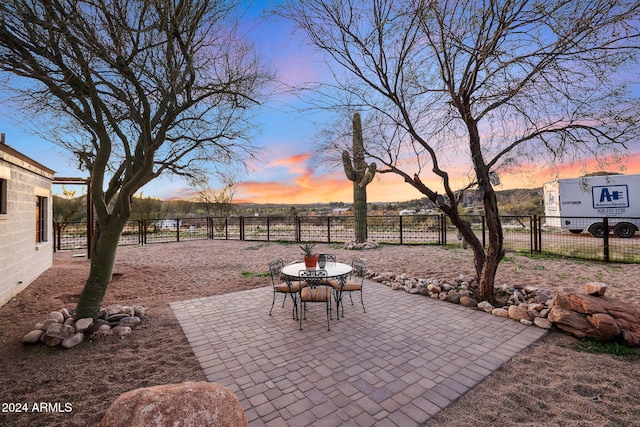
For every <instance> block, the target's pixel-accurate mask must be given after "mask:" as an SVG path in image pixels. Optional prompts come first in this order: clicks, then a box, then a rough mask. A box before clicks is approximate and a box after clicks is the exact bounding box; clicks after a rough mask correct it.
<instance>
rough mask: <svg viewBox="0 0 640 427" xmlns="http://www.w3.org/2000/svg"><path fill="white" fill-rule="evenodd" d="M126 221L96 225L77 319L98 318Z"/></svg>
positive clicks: (77, 310)
mask: <svg viewBox="0 0 640 427" xmlns="http://www.w3.org/2000/svg"><path fill="white" fill-rule="evenodd" d="M124 225H125V223H122V224H121V223H120V222H116V221H113V222H110V223H109V224H108V225H107V226H106V227H102V226H100V225H96V230H95V233H94V235H93V241H92V243H91V269H90V270H89V278H88V279H87V282H86V284H85V286H84V289H83V290H82V293H81V294H80V300H79V301H78V306H77V308H76V315H75V318H76V319H82V318H85V317H91V318H93V319H96V318H97V317H98V314H99V313H100V306H101V304H102V299H103V298H104V294H105V292H106V291H107V287H108V286H109V283H110V282H111V276H112V274H113V265H114V263H115V259H116V251H117V250H118V242H119V240H120V234H121V233H122V230H123V228H124Z"/></svg>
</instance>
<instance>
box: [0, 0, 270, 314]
mask: <svg viewBox="0 0 640 427" xmlns="http://www.w3.org/2000/svg"><path fill="white" fill-rule="evenodd" d="M240 4H241V2H235V3H234V1H224V0H222V1H213V0H212V1H208V0H193V1H177V0H176V1H173V0H154V1H137V0H92V1H88V0H5V1H3V2H2V4H1V5H0V70H2V71H4V72H5V73H6V74H8V75H9V76H10V78H9V80H10V82H11V83H12V87H13V89H14V90H15V91H16V93H17V94H18V96H19V100H20V101H22V102H23V104H22V106H23V107H24V108H25V109H27V110H29V111H30V112H32V113H41V114H43V116H41V117H44V120H42V121H41V122H39V123H38V126H41V127H45V126H46V125H47V124H50V125H51V126H50V128H49V129H48V130H49V132H50V133H51V138H52V139H53V140H55V142H57V143H58V144H60V145H62V146H63V147H65V148H67V149H69V150H70V151H71V152H72V153H74V154H75V155H76V156H77V158H78V160H79V162H80V165H81V167H82V168H84V169H86V170H87V171H88V172H89V173H90V178H91V184H92V185H91V197H92V199H93V203H94V206H95V213H96V218H97V223H96V227H95V232H94V236H93V243H92V250H91V270H90V273H89V277H88V279H87V282H86V285H85V287H84V289H83V292H82V294H81V296H80V301H79V302H78V306H77V313H76V316H77V317H96V316H97V315H98V312H99V309H100V305H101V302H102V299H103V297H104V294H105V291H106V289H107V287H108V285H109V282H110V280H111V274H112V271H113V264H114V259H115V253H116V249H117V245H118V240H119V237H120V234H121V232H122V229H123V227H124V226H125V224H126V222H127V220H128V219H129V216H130V214H131V198H132V197H133V195H134V194H135V193H136V192H137V191H138V190H140V188H141V187H142V186H144V185H145V184H147V183H148V182H149V181H151V180H152V179H154V178H156V177H158V176H160V175H161V174H165V173H174V174H180V175H190V174H191V173H192V171H194V170H197V169H202V168H206V167H207V163H209V162H213V163H216V162H217V163H219V162H224V163H230V162H234V161H242V160H244V159H247V156H251V155H252V153H253V149H252V147H251V145H250V143H249V138H250V136H251V133H252V131H253V130H254V128H253V127H252V125H251V123H252V122H251V121H250V120H249V119H250V116H249V114H250V111H251V110H250V107H252V106H254V105H257V104H258V99H259V97H260V96H261V94H260V91H261V88H262V87H264V85H265V83H266V82H268V81H269V80H270V75H269V73H267V72H266V70H265V69H264V68H263V66H262V65H261V63H260V62H259V61H258V59H257V57H256V56H255V55H254V53H253V49H252V46H250V45H248V44H247V43H245V42H243V41H242V40H241V39H240V38H239V37H238V36H237V23H236V22H235V19H234V15H235V11H236V9H237V7H238V5H240Z"/></svg>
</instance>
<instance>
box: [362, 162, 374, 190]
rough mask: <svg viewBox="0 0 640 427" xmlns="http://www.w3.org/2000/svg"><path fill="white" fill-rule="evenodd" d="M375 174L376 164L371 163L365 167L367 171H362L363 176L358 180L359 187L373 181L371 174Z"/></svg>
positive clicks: (363, 186)
mask: <svg viewBox="0 0 640 427" xmlns="http://www.w3.org/2000/svg"><path fill="white" fill-rule="evenodd" d="M375 174H376V164H375V163H371V164H370V165H369V167H368V168H367V171H366V172H365V173H364V176H363V177H362V179H361V180H360V184H359V185H360V188H365V187H366V186H367V185H369V183H370V182H371V181H373V176H374V175H375Z"/></svg>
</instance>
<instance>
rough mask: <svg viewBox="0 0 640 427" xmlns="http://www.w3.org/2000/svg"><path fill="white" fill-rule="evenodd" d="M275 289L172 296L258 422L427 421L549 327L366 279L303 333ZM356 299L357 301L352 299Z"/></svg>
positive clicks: (212, 370) (204, 353)
mask: <svg viewBox="0 0 640 427" xmlns="http://www.w3.org/2000/svg"><path fill="white" fill-rule="evenodd" d="M281 298H282V295H279V296H278V301H276V306H275V307H274V309H273V314H272V315H271V316H269V308H270V307H271V299H272V288H271V286H268V287H264V288H259V289H252V290H248V291H241V292H235V293H230V294H224V295H216V296H211V297H206V298H196V299H192V300H187V301H178V302H174V303H171V307H172V308H173V310H174V312H175V314H176V317H177V319H178V321H179V322H180V326H181V327H182V329H183V331H184V333H185V335H186V336H187V339H188V340H189V343H190V344H191V347H192V349H193V352H194V353H195V355H196V357H197V358H198V361H199V362H200V365H201V366H202V369H203V370H204V373H205V375H206V377H207V380H208V381H211V382H216V383H219V384H222V385H224V386H226V387H228V388H229V389H230V390H232V391H233V392H234V393H235V394H236V396H238V398H239V399H240V402H241V404H242V407H243V409H244V411H245V414H246V416H247V420H248V421H249V425H250V426H252V427H253V426H263V425H266V426H295V427H297V426H311V425H317V426H349V425H351V426H373V425H376V426H403V427H404V426H411V425H419V424H420V423H423V422H425V421H426V420H428V419H429V418H430V417H432V416H433V415H434V414H436V413H437V412H438V411H440V410H442V409H443V408H445V407H446V406H447V405H449V404H450V403H451V402H453V401H455V400H456V399H457V398H459V397H460V396H462V395H463V394H464V393H466V392H467V391H469V390H470V389H472V388H473V387H474V386H475V385H476V384H478V383H480V382H481V381H482V380H483V379H484V378H485V377H487V376H488V375H489V374H491V373H492V372H493V371H494V370H496V369H497V368H499V367H500V366H501V365H502V364H503V363H505V362H506V361H508V360H509V359H511V358H512V357H513V356H515V355H516V354H517V353H518V352H519V351H521V350H523V349H524V348H526V347H527V346H529V345H531V344H532V343H533V342H535V341H536V340H538V339H539V338H540V337H542V336H543V335H544V333H545V331H544V330H543V329H539V328H536V327H528V326H524V325H522V324H520V323H518V322H516V321H513V320H509V319H503V318H500V317H497V316H492V315H490V314H488V313H484V312H480V311H476V310H472V309H469V308H465V307H462V306H459V305H455V304H450V303H446V302H442V301H439V300H433V299H431V298H428V297H423V296H418V295H409V294H407V293H405V292H402V291H393V290H391V289H390V288H388V287H386V286H384V285H381V284H379V283H375V282H370V281H365V287H364V298H365V306H366V309H367V312H366V313H363V312H362V306H361V305H360V303H359V301H357V294H356V295H354V305H353V306H351V304H350V303H349V302H347V304H345V308H344V318H340V320H335V308H334V316H333V319H332V320H331V331H327V322H326V315H325V306H324V304H310V305H308V308H307V320H304V321H303V330H299V329H298V325H299V324H298V321H296V320H294V319H292V318H291V308H292V305H291V304H292V303H291V300H290V299H289V300H287V303H286V304H285V306H284V307H281V301H282V299H281ZM347 299H348V298H347Z"/></svg>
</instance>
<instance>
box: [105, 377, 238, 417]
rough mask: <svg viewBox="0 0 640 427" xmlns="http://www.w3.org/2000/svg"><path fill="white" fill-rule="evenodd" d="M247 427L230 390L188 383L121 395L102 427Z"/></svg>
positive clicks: (143, 389)
mask: <svg viewBox="0 0 640 427" xmlns="http://www.w3.org/2000/svg"><path fill="white" fill-rule="evenodd" d="M177 425H179V426H194V427H195V426H202V427H205V426H208V427H236V426H238V427H239V426H247V418H246V417H245V414H244V411H243V410H242V407H241V406H240V401H239V400H238V398H237V397H236V395H235V394H233V393H232V392H231V391H230V390H229V389H228V388H226V387H224V386H222V385H220V384H216V383H207V382H186V383H182V384H167V385H160V386H155V387H148V388H139V389H136V390H132V391H129V392H127V393H124V394H121V395H120V396H119V397H118V398H117V399H116V400H115V401H114V402H113V403H112V404H111V406H110V407H109V409H107V412H106V413H105V415H104V417H103V418H102V421H101V422H100V427H125V426H126V427H148V426H158V427H160V426H177Z"/></svg>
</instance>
